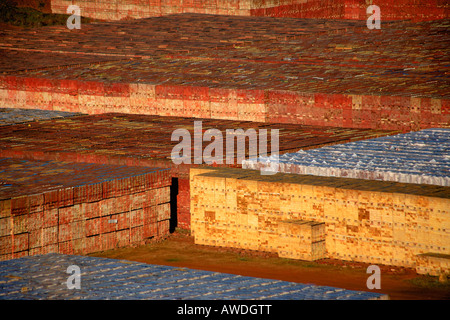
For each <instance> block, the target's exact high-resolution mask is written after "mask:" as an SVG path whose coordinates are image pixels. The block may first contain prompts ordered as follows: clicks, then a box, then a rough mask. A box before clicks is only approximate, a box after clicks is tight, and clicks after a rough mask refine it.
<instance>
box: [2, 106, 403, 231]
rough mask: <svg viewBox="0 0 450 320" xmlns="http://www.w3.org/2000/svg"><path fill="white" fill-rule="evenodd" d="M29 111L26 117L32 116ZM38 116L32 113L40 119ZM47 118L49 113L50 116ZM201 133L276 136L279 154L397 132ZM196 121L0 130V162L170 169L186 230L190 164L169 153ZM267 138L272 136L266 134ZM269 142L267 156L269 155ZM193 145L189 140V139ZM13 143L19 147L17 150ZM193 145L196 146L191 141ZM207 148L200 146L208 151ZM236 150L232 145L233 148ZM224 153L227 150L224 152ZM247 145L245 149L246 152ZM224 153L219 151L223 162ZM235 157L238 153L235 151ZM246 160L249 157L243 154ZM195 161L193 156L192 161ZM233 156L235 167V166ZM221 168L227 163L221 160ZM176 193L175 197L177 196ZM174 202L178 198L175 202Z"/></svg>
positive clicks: (238, 125) (63, 123)
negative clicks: (175, 160)
mask: <svg viewBox="0 0 450 320" xmlns="http://www.w3.org/2000/svg"><path fill="white" fill-rule="evenodd" d="M31 111H33V110H30V114H33V112H31ZM39 113H41V112H36V114H39ZM50 114H51V113H50ZM198 120H199V121H202V128H203V130H209V129H218V130H220V131H221V132H222V134H223V136H224V137H223V138H224V141H225V138H226V137H225V135H226V130H227V129H242V130H245V131H247V130H248V129H255V131H256V132H259V130H261V129H269V130H270V129H278V130H279V149H280V153H284V152H292V151H294V150H298V149H299V148H317V147H319V146H324V145H330V144H335V143H343V142H349V141H353V140H361V139H369V138H373V137H378V136H383V135H388V134H394V133H396V132H395V131H382V130H366V129H346V128H322V127H315V126H301V125H287V124H270V125H268V124H266V123H263V122H248V121H229V120H212V119H198ZM193 127H194V119H192V118H178V117H160V116H149V115H132V114H114V113H112V114H102V115H83V116H78V117H71V118H61V119H58V120H47V121H39V122H29V123H24V124H17V125H14V126H10V127H0V137H1V141H2V143H1V145H0V156H2V157H11V158H25V159H33V160H57V161H67V162H86V163H97V164H111V165H128V166H145V167H158V168H170V170H171V175H172V177H173V178H175V179H178V181H177V183H178V185H177V186H175V185H174V186H173V188H174V190H173V194H172V197H173V201H174V202H175V199H176V202H177V219H178V221H177V225H178V227H181V228H186V229H189V220H190V213H189V207H190V196H189V188H190V187H189V168H190V167H191V166H197V165H196V164H193V163H194V161H193V160H192V161H191V164H181V165H175V164H174V163H173V162H172V159H171V152H172V149H173V147H174V146H175V145H177V144H178V143H179V141H171V135H172V132H174V130H176V129H178V128H185V129H187V130H188V131H189V132H190V133H191V137H194V132H193ZM268 136H269V137H270V132H269V133H268ZM269 137H268V140H269V141H268V147H267V151H268V152H270V149H271V148H270V147H269V144H270V138H269ZM192 140H193V139H192ZM17 141H21V143H20V145H18V143H17ZM191 142H192V143H193V142H194V141H191ZM207 145H208V144H207V143H206V142H204V143H203V147H205V148H206V146H207ZM235 145H236V143H235ZM224 148H225V146H224ZM248 148H249V144H248V143H246V149H247V150H248ZM225 151H226V149H224V150H223V154H224V156H225V155H226V152H225ZM233 151H234V152H235V153H236V152H237V148H236V147H235V149H234V150H233ZM246 153H247V155H246V157H248V152H246ZM192 157H193V155H192ZM236 159H237V157H236V155H235V157H234V161H235V162H234V163H236ZM224 163H225V160H224ZM176 189H178V194H176ZM175 197H176V198H175Z"/></svg>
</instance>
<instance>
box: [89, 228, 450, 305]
mask: <svg viewBox="0 0 450 320" xmlns="http://www.w3.org/2000/svg"><path fill="white" fill-rule="evenodd" d="M90 256H95V257H105V258H113V259H124V260H130V261H137V262H144V263H149V264H159V265H168V266H176V267H186V268H191V269H199V270H208V271H216V272H224V273H231V274H239V275H243V276H251V277H259V278H268V279H277V280H283V281H290V282H297V283H311V284H316V285H323V286H332V287H339V288H343V289H348V290H358V291H376V292H379V293H384V294H388V295H389V298H390V299H391V300H448V299H450V281H447V282H439V279H438V278H437V277H431V276H426V275H418V274H417V273H416V271H415V270H414V269H409V268H401V267H394V266H383V265H380V266H379V267H380V269H381V289H380V290H369V289H367V286H366V281H367V278H368V277H369V276H370V274H367V273H366V270H367V267H368V266H369V264H366V263H357V262H349V261H342V260H333V259H323V260H318V261H315V262H310V261H300V260H291V259H282V258H278V257H277V255H276V254H271V253H265V252H257V251H251V250H239V249H233V248H218V247H211V246H203V245H196V244H194V238H193V237H192V236H191V235H190V234H189V232H188V231H187V230H183V229H177V230H176V231H175V232H173V233H171V234H170V235H169V237H168V238H167V239H165V240H163V241H160V242H158V243H151V244H147V245H143V246H135V247H128V248H118V249H113V250H108V251H103V252H98V253H93V254H90Z"/></svg>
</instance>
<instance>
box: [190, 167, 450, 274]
mask: <svg viewBox="0 0 450 320" xmlns="http://www.w3.org/2000/svg"><path fill="white" fill-rule="evenodd" d="M449 208H450V191H449V187H441V186H424V185H415V184H400V183H392V182H389V183H387V182H382V181H367V180H357V179H344V178H329V177H312V176H301V175H288V174H277V175H273V176H262V175H260V173H259V171H252V170H238V169H225V168H220V169H211V170H210V171H209V172H208V169H191V215H192V216H191V228H192V232H193V235H194V237H195V242H196V243H198V244H206V245H213V246H226V247H235V248H245V249H252V250H260V251H268V252H280V253H281V254H282V255H284V256H285V257H286V256H289V257H292V258H301V257H302V258H303V259H305V257H308V255H309V257H312V256H314V255H316V257H320V255H319V254H318V253H319V252H320V250H321V249H320V248H314V247H310V248H311V249H310V251H309V252H306V251H305V250H304V248H305V245H312V244H313V243H317V242H318V241H319V242H320V239H321V238H320V237H321V236H322V234H321V232H320V230H317V232H318V233H317V234H316V235H315V236H313V235H314V233H313V230H312V229H311V228H312V227H311V228H310V227H308V228H303V231H301V230H302V229H301V228H298V223H297V225H296V224H295V223H292V221H295V220H303V221H306V222H308V223H309V226H311V225H313V224H312V223H311V221H314V222H316V223H324V227H325V231H324V232H325V235H324V236H325V248H326V255H325V256H326V257H328V258H335V259H340V260H353V261H360V262H367V263H380V264H386V265H396V266H404V267H415V266H416V261H417V255H418V254H423V253H427V252H433V253H435V254H444V255H448V254H449V253H450V247H449V244H450V221H449ZM289 222H290V223H291V225H293V226H294V227H296V228H297V231H296V233H292V234H291V236H292V237H293V238H292V239H290V238H289V237H286V236H285V234H286V231H285V230H286V224H287V223H289ZM308 223H307V224H306V225H304V227H306V226H308ZM294 229H295V228H293V229H291V231H293V230H294ZM308 237H310V239H311V240H309V242H305V241H306V240H308ZM315 237H316V238H315ZM313 238H314V239H313ZM292 241H296V243H297V244H298V248H300V249H298V251H297V252H296V251H294V250H286V249H285V247H287V248H289V246H291V247H292V245H291V244H292ZM302 241H303V242H302ZM284 242H286V243H284ZM318 244H319V245H320V243H318ZM302 246H303V249H301V248H302Z"/></svg>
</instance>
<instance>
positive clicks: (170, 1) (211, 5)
mask: <svg viewBox="0 0 450 320" xmlns="http://www.w3.org/2000/svg"><path fill="white" fill-rule="evenodd" d="M292 2H302V0H296V1H293V0H268V1H264V2H261V1H257V0H150V1H148V0H127V1H119V0H114V1H106V0H80V1H77V3H76V4H77V5H78V6H79V7H80V8H81V14H82V15H83V16H86V17H90V18H94V19H100V20H124V19H141V18H148V17H157V16H164V15H168V14H177V13H201V14H219V15H244V16H249V15H250V14H251V9H255V8H261V7H262V8H266V7H273V6H278V5H280V4H291V3H292ZM71 4H73V1H70V0H52V1H51V10H52V12H53V13H64V14H65V13H66V10H67V7H68V6H69V5H71Z"/></svg>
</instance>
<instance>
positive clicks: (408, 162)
mask: <svg viewBox="0 0 450 320" xmlns="http://www.w3.org/2000/svg"><path fill="white" fill-rule="evenodd" d="M449 141H450V129H440V128H435V129H426V130H421V131H417V132H410V133H405V134H399V135H394V136H389V137H379V138H375V139H368V140H365V141H356V142H351V143H345V144H340V145H333V146H327V147H323V148H319V149H315V150H307V151H304V150H300V151H298V152H296V153H285V154H283V155H281V156H280V157H279V160H277V161H276V162H277V163H278V164H279V166H278V170H279V171H280V172H286V173H297V174H311V175H317V176H330V177H346V178H357V179H368V180H383V181H395V182H403V183H417V184H434V185H441V186H447V187H448V186H450V177H449V175H448V173H449V172H450V164H449V162H448V150H449V148H450V143H449ZM261 160H262V161H263V163H262V162H261ZM266 161H267V158H265V159H249V160H245V161H244V162H243V163H242V167H243V168H245V169H260V168H261V166H266V165H267V163H266ZM274 161H275V160H274Z"/></svg>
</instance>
